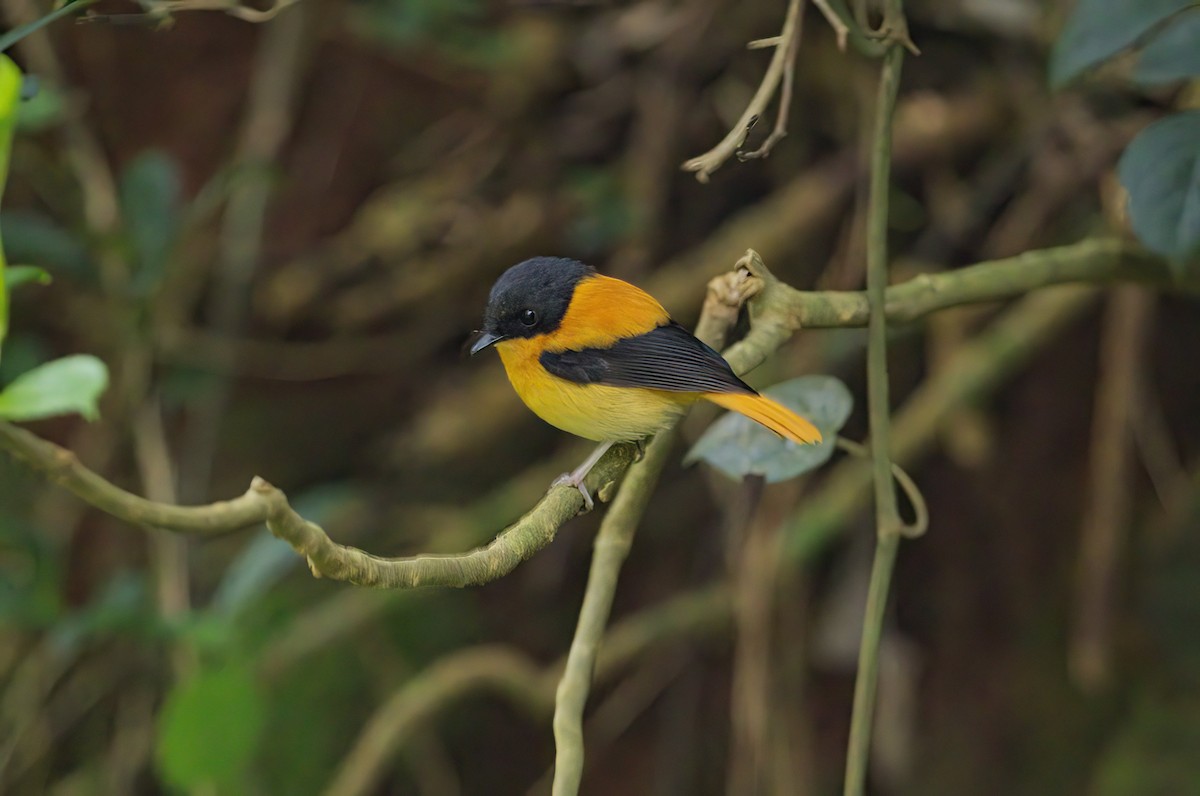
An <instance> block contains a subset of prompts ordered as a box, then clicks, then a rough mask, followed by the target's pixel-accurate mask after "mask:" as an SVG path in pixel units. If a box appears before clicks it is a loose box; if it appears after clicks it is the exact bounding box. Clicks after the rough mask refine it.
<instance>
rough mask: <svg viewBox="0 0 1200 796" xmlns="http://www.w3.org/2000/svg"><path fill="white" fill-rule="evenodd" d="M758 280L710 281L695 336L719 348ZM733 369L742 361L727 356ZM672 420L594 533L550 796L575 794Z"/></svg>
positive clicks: (557, 711) (558, 709) (564, 687)
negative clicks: (613, 617) (621, 584)
mask: <svg viewBox="0 0 1200 796" xmlns="http://www.w3.org/2000/svg"><path fill="white" fill-rule="evenodd" d="M760 286H761V283H760V282H757V281H755V280H753V279H751V278H750V274H749V272H748V271H746V270H745V269H743V268H741V267H739V268H737V269H736V270H735V271H733V272H732V273H730V274H726V275H725V276H724V277H718V278H717V279H714V280H713V281H712V282H711V283H710V284H709V292H708V298H707V300H706V301H705V303H704V310H703V311H702V312H701V315H700V321H699V323H698V324H697V326H696V336H697V337H699V338H700V339H701V340H703V341H705V342H706V343H708V344H709V345H711V346H712V347H714V348H721V347H722V345H723V343H724V341H725V337H726V335H727V334H728V331H729V328H730V327H731V326H732V321H734V320H736V318H737V312H738V309H739V308H740V307H741V306H742V304H744V303H745V302H746V300H747V299H748V298H750V297H752V296H755V295H756V294H757V293H758V290H759V289H760ZM730 364H731V365H732V366H733V368H734V370H740V368H741V363H740V362H738V361H736V360H730ZM677 433H678V432H677V427H676V428H672V429H670V430H668V431H665V432H663V433H661V434H659V435H658V436H657V437H655V439H654V441H653V442H651V443H650V445H649V446H648V447H647V448H646V455H645V457H644V458H643V459H642V461H640V462H638V463H637V464H635V465H634V466H633V467H631V468H630V471H629V475H628V477H627V478H626V482H625V485H624V486H623V487H622V488H621V491H620V492H619V493H618V494H617V498H616V500H615V501H614V502H613V506H612V508H611V509H609V511H608V514H606V515H605V517H604V520H603V521H602V522H601V524H600V530H599V532H598V533H597V535H596V542H595V552H594V553H593V556H592V566H591V569H590V571H589V572H588V583H587V589H586V590H585V591H584V596H583V606H582V607H581V608H580V610H579V623H578V625H577V626H576V628H575V637H574V638H573V639H572V641H571V649H570V652H569V653H568V655H567V664H566V668H565V669H564V670H563V676H562V680H561V681H560V682H559V686H558V692H557V695H556V697H555V704H554V741H555V766H554V787H553V793H554V794H555V796H574V794H576V793H578V791H579V784H580V782H581V781H582V779H583V759H584V749H583V709H584V706H585V705H586V704H587V697H588V693H589V691H590V690H591V683H592V669H593V668H594V666H595V662H596V655H597V652H598V649H599V644H600V638H601V635H602V634H603V632H604V627H605V625H606V624H607V623H608V615H609V612H610V610H611V608H612V600H613V595H614V594H615V592H616V587H617V578H618V576H619V575H620V572H621V565H622V564H623V563H624V561H625V557H626V555H627V554H628V553H629V548H630V546H631V545H632V543H633V535H634V533H635V532H636V531H637V526H638V523H639V522H640V520H641V517H642V514H643V513H644V512H645V510H646V505H647V504H648V503H649V500H650V495H651V493H652V492H653V490H654V486H655V484H656V483H657V482H658V477H659V475H660V474H661V473H662V470H663V468H664V467H665V466H666V463H667V460H668V454H669V453H670V451H671V447H672V445H673V444H674V442H675V439H676V436H677Z"/></svg>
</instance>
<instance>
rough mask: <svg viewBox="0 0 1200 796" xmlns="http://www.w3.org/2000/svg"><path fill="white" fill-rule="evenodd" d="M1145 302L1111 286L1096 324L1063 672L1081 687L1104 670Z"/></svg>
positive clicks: (1103, 677) (1126, 502)
mask: <svg viewBox="0 0 1200 796" xmlns="http://www.w3.org/2000/svg"><path fill="white" fill-rule="evenodd" d="M1153 308H1154V297H1153V296H1152V295H1151V294H1149V293H1148V292H1146V291H1145V290H1142V289H1139V288H1137V287H1135V286H1132V285H1127V286H1123V287H1120V288H1117V289H1116V290H1115V291H1113V294H1112V297H1111V298H1110V299H1109V306H1108V312H1107V314H1106V318H1105V323H1104V335H1103V339H1102V341H1101V358H1100V361H1101V365H1100V380H1099V385H1098V386H1097V388H1096V402H1095V409H1094V411H1093V414H1092V449H1091V456H1090V463H1089V468H1088V501H1087V506H1086V508H1085V510H1084V515H1083V522H1082V529H1081V532H1080V543H1079V544H1080V549H1079V574H1078V578H1079V581H1078V584H1077V587H1076V596H1075V602H1076V604H1075V618H1074V623H1073V625H1074V626H1073V627H1072V633H1071V639H1070V645H1069V650H1068V660H1069V662H1070V671H1071V674H1072V676H1073V677H1074V679H1075V681H1076V683H1077V684H1078V685H1079V686H1080V687H1082V688H1083V689H1085V690H1088V691H1096V690H1098V689H1101V688H1103V687H1104V686H1106V685H1107V684H1108V683H1109V682H1110V680H1111V676H1112V633H1113V627H1112V625H1113V612H1114V611H1115V610H1116V596H1117V584H1118V580H1119V578H1118V572H1119V570H1118V567H1119V564H1120V562H1121V560H1122V558H1123V557H1122V556H1121V544H1122V542H1123V541H1124V539H1125V536H1126V533H1127V530H1128V524H1129V517H1130V509H1131V506H1132V499H1133V496H1132V494H1131V492H1130V487H1131V484H1130V482H1129V480H1130V479H1129V474H1130V465H1131V460H1132V456H1131V454H1132V449H1133V437H1132V434H1131V429H1132V423H1133V409H1134V404H1135V402H1136V395H1137V393H1138V389H1139V383H1140V381H1141V376H1142V373H1141V364H1142V361H1143V358H1144V356H1145V349H1146V340H1147V336H1148V334H1149V331H1150V325H1151V320H1152V318H1153Z"/></svg>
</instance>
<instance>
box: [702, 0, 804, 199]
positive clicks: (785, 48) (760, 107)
mask: <svg viewBox="0 0 1200 796" xmlns="http://www.w3.org/2000/svg"><path fill="white" fill-rule="evenodd" d="M800 2H801V0H788V10H787V16H786V17H785V18H784V20H783V31H782V32H781V33H780V34H779V40H780V42H782V43H781V44H779V45H777V46H776V47H775V52H774V54H773V55H772V56H771V63H770V64H769V65H768V66H767V73H766V74H765V75H763V79H762V82H761V83H759V85H758V91H756V92H754V97H753V98H752V99H751V100H750V104H748V105H747V106H746V110H744V111H743V112H742V115H741V117H740V118H739V119H738V120H737V122H736V123H735V124H734V125H733V127H732V128H731V129H730V130H729V132H728V133H726V134H725V137H724V138H722V139H721V142H720V143H718V144H717V145H716V146H715V147H713V148H712V149H710V150H708V151H707V152H705V153H704V154H703V155H697V156H696V157H694V158H691V159H690V160H687V161H685V162H684V164H683V166H682V168H683V170H684V171H694V172H695V173H696V179H697V180H699V181H700V182H708V178H709V175H711V174H712V173H713V172H714V171H716V170H717V169H719V168H720V167H721V164H723V163H724V162H725V161H727V160H729V158H731V157H733V156H734V155H735V154H736V153H737V151H738V150H739V149H741V148H742V144H744V143H745V142H746V134H747V133H749V132H750V128H751V127H753V126H754V124H755V123H756V122H757V121H758V120H759V119H760V118H761V117H762V115H763V113H765V112H766V110H767V105H769V104H770V102H771V98H772V97H774V96H775V89H776V88H777V87H778V86H779V82H780V80H782V78H783V75H784V72H785V70H786V65H787V63H788V62H789V58H790V57H794V55H795V51H794V45H793V39H795V38H796V37H797V36H798V35H799V29H800Z"/></svg>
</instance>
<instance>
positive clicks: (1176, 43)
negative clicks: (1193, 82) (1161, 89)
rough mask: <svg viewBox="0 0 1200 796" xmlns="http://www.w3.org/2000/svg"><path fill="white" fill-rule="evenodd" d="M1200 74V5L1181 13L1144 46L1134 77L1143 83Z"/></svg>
mask: <svg viewBox="0 0 1200 796" xmlns="http://www.w3.org/2000/svg"><path fill="white" fill-rule="evenodd" d="M1196 76H1200V8H1194V9H1192V10H1191V11H1186V12H1184V13H1182V14H1180V15H1179V16H1178V17H1176V18H1175V19H1173V20H1171V22H1170V23H1169V24H1168V25H1167V26H1166V29H1165V30H1163V32H1162V33H1159V34H1158V35H1157V36H1155V37H1154V38H1153V39H1151V40H1150V43H1149V44H1147V45H1146V46H1145V47H1144V48H1143V49H1142V54H1141V56H1139V58H1138V62H1137V67H1136V68H1135V69H1134V70H1133V79H1134V80H1136V81H1137V82H1139V83H1141V84H1143V85H1156V84H1158V83H1171V82H1173V81H1175V80H1186V79H1188V78H1191V77H1196Z"/></svg>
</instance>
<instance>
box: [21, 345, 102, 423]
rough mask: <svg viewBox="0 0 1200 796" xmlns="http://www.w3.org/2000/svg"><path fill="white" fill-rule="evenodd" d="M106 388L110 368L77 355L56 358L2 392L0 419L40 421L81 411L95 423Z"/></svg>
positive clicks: (28, 373) (91, 357)
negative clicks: (97, 402)
mask: <svg viewBox="0 0 1200 796" xmlns="http://www.w3.org/2000/svg"><path fill="white" fill-rule="evenodd" d="M107 386H108V368H106V367H105V366H104V363H103V362H101V361H100V360H98V359H96V358H95V357H93V356H88V355H86V354H76V355H74V356H69V357H63V358H62V359H56V360H54V361H53V362H47V363H46V364H45V365H40V366H38V367H36V368H34V369H33V370H31V371H28V372H26V373H23V374H21V375H20V376H18V377H17V378H16V379H15V380H14V381H13V383H12V384H10V385H8V386H7V387H5V388H4V390H3V391H0V417H2V418H4V419H5V420H39V419H41V418H43V417H52V416H54V415H65V414H71V413H73V412H78V413H79V414H81V415H83V416H84V417H85V418H87V419H88V420H95V419H96V418H97V417H98V416H99V408H98V407H97V405H96V401H97V399H99V397H100V394H101V393H102V392H104V388H105V387H107Z"/></svg>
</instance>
